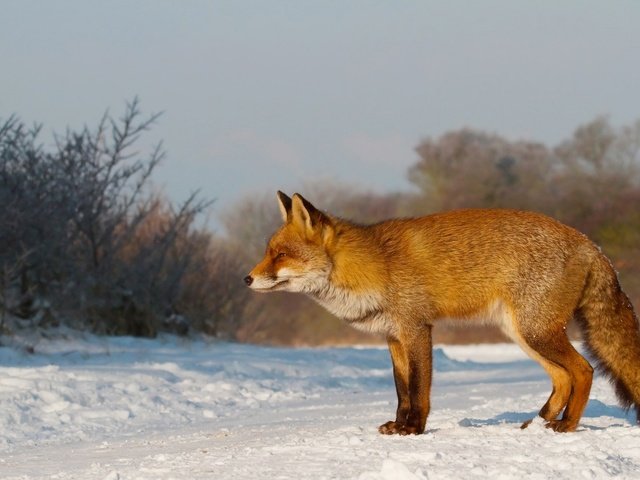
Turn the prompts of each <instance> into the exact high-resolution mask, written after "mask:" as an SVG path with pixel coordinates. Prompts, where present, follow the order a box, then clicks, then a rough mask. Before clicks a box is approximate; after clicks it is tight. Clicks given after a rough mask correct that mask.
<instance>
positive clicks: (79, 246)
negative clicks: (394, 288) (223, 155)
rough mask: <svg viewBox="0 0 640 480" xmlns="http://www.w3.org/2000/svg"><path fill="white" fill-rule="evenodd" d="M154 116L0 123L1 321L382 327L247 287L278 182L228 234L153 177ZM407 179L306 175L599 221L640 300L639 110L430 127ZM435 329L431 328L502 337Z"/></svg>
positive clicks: (397, 205)
mask: <svg viewBox="0 0 640 480" xmlns="http://www.w3.org/2000/svg"><path fill="white" fill-rule="evenodd" d="M157 119H158V115H150V116H147V117H145V116H143V115H142V113H141V111H140V105H139V102H138V101H137V100H134V101H132V102H130V103H129V104H127V106H126V108H125V111H124V113H123V115H122V116H121V117H120V118H117V119H116V118H113V117H112V116H110V115H109V114H107V115H105V116H104V117H103V118H102V119H101V121H99V122H98V125H97V127H96V128H95V129H93V130H91V129H89V128H84V129H82V130H80V131H67V132H66V133H65V134H64V135H61V136H56V137H55V139H54V140H55V141H54V146H53V147H48V148H45V147H44V146H43V144H42V140H41V137H42V135H41V131H42V128H41V127H40V126H37V125H36V126H33V127H28V126H27V125H26V124H25V123H24V122H22V121H21V120H20V119H19V118H18V117H16V116H11V117H9V118H8V119H6V120H4V121H0V205H2V208H3V211H2V214H1V215H0V334H10V333H11V332H14V331H16V330H17V329H24V328H42V327H50V326H56V325H60V324H65V325H69V326H71V327H73V328H79V329H87V330H91V331H94V332H98V333H104V334H115V335H121V334H131V335H142V336H154V335H156V334H157V333H158V332H161V331H170V332H175V333H180V334H186V333H188V332H189V331H201V332H204V333H207V334H210V335H214V336H217V337H222V338H227V339H234V340H240V341H250V342H258V343H271V344H286V345H299V344H325V343H349V342H368V341H372V340H377V339H375V338H372V337H369V336H367V335H365V334H363V333H361V332H357V331H355V330H352V329H349V328H348V327H346V326H344V325H342V324H341V322H340V321H338V320H337V319H335V318H333V317H331V316H330V315H329V314H328V313H327V312H325V311H324V310H323V309H322V308H321V307H319V306H317V305H315V304H314V303H313V302H312V301H310V300H308V299H307V298H305V297H303V296H300V295H292V294H287V293H274V294H271V295H259V294H252V293H251V292H249V291H248V289H246V287H245V286H244V285H243V284H242V282H241V281H240V280H241V278H242V277H243V276H244V275H245V274H246V272H247V271H248V270H249V269H250V267H251V266H252V265H253V264H254V263H255V262H256V261H257V260H258V259H260V258H261V256H262V254H263V251H264V248H265V243H266V239H267V238H268V237H269V236H270V235H271V233H272V232H273V231H274V230H275V229H276V228H278V226H279V224H280V222H281V220H280V215H279V212H278V209H277V208H276V204H275V196H274V195H275V193H274V192H275V190H276V189H277V188H278V187H279V186H273V188H272V189H270V190H273V191H269V192H267V193H264V194H262V195H252V196H250V197H247V198H244V199H242V200H240V201H238V202H237V203H236V204H235V205H233V206H232V207H231V208H229V209H227V210H226V211H225V212H224V214H223V216H222V223H223V225H224V230H225V231H224V232H223V234H215V233H213V232H211V231H209V230H207V229H206V228H205V227H202V226H199V225H201V224H202V222H198V221H197V219H198V217H199V216H200V215H202V214H203V213H205V212H206V211H207V209H208V208H209V206H210V204H211V202H210V201H209V200H207V199H202V198H201V197H200V196H199V195H198V194H197V193H195V194H193V195H192V196H191V197H190V198H188V199H187V200H186V201H185V202H183V203H182V204H179V205H177V204H175V203H173V202H171V201H169V200H168V199H167V197H166V196H165V195H163V194H162V193H161V192H158V191H154V190H153V188H152V187H151V184H150V179H151V177H152V174H153V171H154V169H155V167H156V166H157V165H158V163H159V162H160V161H161V160H163V158H164V151H163V149H162V145H161V144H160V145H157V146H156V147H154V148H151V149H147V152H146V153H140V152H141V151H143V152H144V150H145V149H140V148H139V147H138V145H139V143H140V138H141V137H142V136H143V135H144V134H145V133H146V132H147V131H148V130H149V129H150V128H152V126H153V124H154V123H155V122H156V121H157ZM406 174H407V176H408V179H409V181H410V182H411V184H412V185H413V186H414V188H413V189H412V190H410V191H404V192H396V193H387V194H383V193H376V192H364V191H357V190H354V189H353V188H351V187H350V186H349V185H344V184H327V183H326V182H325V183H311V184H308V185H303V186H301V188H300V191H301V192H303V193H304V194H305V196H307V197H308V198H309V199H310V200H312V201H314V202H315V203H316V205H317V206H319V207H321V208H323V209H326V210H327V211H328V212H330V213H332V214H336V215H338V216H341V217H344V218H349V219H353V220H356V221H358V222H375V221H379V220H382V219H385V218H389V217H394V216H417V215H423V214H428V213H432V212H435V211H441V210H449V209H454V208H467V207H503V208H520V209H528V210H535V211H540V212H543V213H546V214H549V215H551V216H553V217H555V218H558V219H559V220H561V221H563V222H565V223H567V224H569V225H572V226H574V227H576V228H578V229H579V230H581V231H583V232H584V233H586V234H587V235H589V236H590V237H591V238H592V239H593V240H594V241H595V242H596V243H598V244H599V245H600V246H601V247H602V248H603V250H604V251H605V253H607V255H609V256H610V257H611V258H612V260H613V262H614V266H615V267H616V269H617V270H618V271H619V274H620V277H621V282H622V285H623V287H624V288H625V289H626V290H627V292H628V293H629V295H630V297H631V298H632V300H633V301H634V302H635V304H636V305H638V301H639V300H640V121H638V122H636V123H635V124H633V125H629V126H624V127H621V128H614V127H613V126H612V125H611V124H610V122H609V121H608V119H607V118H605V117H599V118H596V119H595V120H593V121H591V122H589V123H587V124H585V125H583V126H580V127H578V128H577V129H576V131H575V132H574V134H573V135H572V136H571V137H570V138H568V139H567V140H565V141H563V142H561V143H560V144H559V145H557V146H554V147H549V146H546V145H544V144H542V143H538V142H533V141H522V140H515V141H514V140H510V139H506V138H504V137H501V136H499V135H497V134H491V133H487V132H482V131H478V130H473V129H461V130H456V131H451V132H448V133H445V134H444V135H442V136H440V137H437V138H425V139H424V140H423V141H421V142H420V143H419V145H418V146H417V147H416V162H415V164H414V165H413V166H411V168H410V169H409V171H408V172H406ZM500 338H501V337H500V335H499V334H498V333H497V332H496V331H494V330H491V329H485V328H480V327H474V328H471V329H463V330H462V329H461V330H455V329H451V328H449V327H446V326H445V327H440V328H438V329H437V330H436V340H440V341H456V342H460V341H479V340H481V339H485V340H496V339H500Z"/></svg>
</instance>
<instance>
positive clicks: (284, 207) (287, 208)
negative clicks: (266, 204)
mask: <svg viewBox="0 0 640 480" xmlns="http://www.w3.org/2000/svg"><path fill="white" fill-rule="evenodd" d="M277 195H278V207H280V214H281V215H282V221H283V222H284V223H287V222H288V221H289V218H290V217H291V199H290V198H289V197H288V196H287V195H285V194H284V193H282V192H281V191H280V190H278V194H277Z"/></svg>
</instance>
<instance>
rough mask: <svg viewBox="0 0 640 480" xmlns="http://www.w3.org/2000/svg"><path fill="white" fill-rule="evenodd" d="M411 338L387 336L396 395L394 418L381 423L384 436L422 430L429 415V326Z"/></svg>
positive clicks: (430, 360) (381, 431) (430, 348)
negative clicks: (396, 405) (396, 404)
mask: <svg viewBox="0 0 640 480" xmlns="http://www.w3.org/2000/svg"><path fill="white" fill-rule="evenodd" d="M412 333H413V335H412V337H411V338H407V339H405V338H402V337H401V336H400V338H402V339H398V338H389V339H388V343H389V352H390V353H391V360H392V362H393V377H394V380H395V384H396V392H397V394H398V408H397V410H396V419H395V420H391V421H388V422H386V423H384V424H383V425H380V427H379V428H378V431H379V432H380V433H382V434H385V435H393V434H399V435H409V434H420V433H423V432H424V428H425V425H426V422H427V416H428V415H429V408H430V399H429V397H430V393H431V371H432V351H431V350H432V347H431V327H430V326H425V327H424V328H423V329H421V332H420V334H419V335H415V333H416V332H412Z"/></svg>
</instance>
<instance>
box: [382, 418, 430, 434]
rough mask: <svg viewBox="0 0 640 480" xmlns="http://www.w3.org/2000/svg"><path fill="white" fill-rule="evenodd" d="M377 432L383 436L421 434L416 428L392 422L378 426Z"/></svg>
mask: <svg viewBox="0 0 640 480" xmlns="http://www.w3.org/2000/svg"><path fill="white" fill-rule="evenodd" d="M378 432H380V433H382V434H383V435H418V434H420V433H422V432H420V431H419V430H418V428H417V427H412V426H410V425H404V424H402V423H398V422H394V421H393V420H391V421H389V422H387V423H384V424H382V425H380V426H379V427H378Z"/></svg>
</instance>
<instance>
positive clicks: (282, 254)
mask: <svg viewBox="0 0 640 480" xmlns="http://www.w3.org/2000/svg"><path fill="white" fill-rule="evenodd" d="M286 256H287V254H286V253H284V252H280V253H278V255H276V258H284V257H286Z"/></svg>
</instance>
